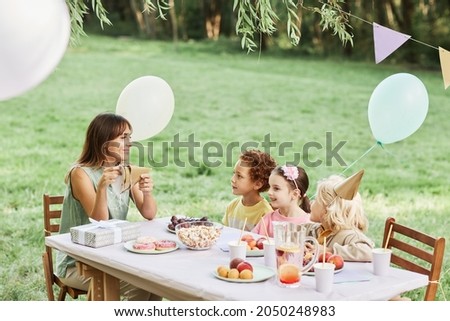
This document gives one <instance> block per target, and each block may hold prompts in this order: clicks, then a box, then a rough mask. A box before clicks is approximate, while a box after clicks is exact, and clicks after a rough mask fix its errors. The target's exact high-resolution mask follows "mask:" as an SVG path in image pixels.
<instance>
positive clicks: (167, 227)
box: [166, 225, 175, 234]
mask: <svg viewBox="0 0 450 321" xmlns="http://www.w3.org/2000/svg"><path fill="white" fill-rule="evenodd" d="M166 230H167V231H169V232H170V233H172V234H175V230H171V229H170V228H169V226H168V225H166Z"/></svg>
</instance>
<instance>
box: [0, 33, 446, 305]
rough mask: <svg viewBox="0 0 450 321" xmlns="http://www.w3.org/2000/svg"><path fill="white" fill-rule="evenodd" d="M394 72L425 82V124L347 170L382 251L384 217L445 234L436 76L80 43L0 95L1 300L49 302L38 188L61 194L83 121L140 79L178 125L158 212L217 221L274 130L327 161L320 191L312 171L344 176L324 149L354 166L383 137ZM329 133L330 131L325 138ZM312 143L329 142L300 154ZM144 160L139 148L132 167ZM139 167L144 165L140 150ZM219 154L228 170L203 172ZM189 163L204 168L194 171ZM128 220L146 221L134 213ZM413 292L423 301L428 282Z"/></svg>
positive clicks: (166, 149)
mask: <svg viewBox="0 0 450 321" xmlns="http://www.w3.org/2000/svg"><path fill="white" fill-rule="evenodd" d="M230 48H231V49H230ZM356 49H357V48H356ZM398 72H409V73H412V74H414V75H416V76H418V77H419V78H420V79H421V80H422V81H423V83H424V84H425V86H426V88H427V90H428V93H429V99H430V107H429V112H428V115H427V118H426V120H425V122H424V123H423V125H422V126H421V128H420V129H419V130H418V131H417V132H416V133H414V134H413V135H411V136H410V137H408V138H406V139H405V140H403V141H400V142H398V143H394V144H390V145H386V146H385V149H382V148H380V147H376V148H374V149H373V150H372V151H371V152H370V153H369V154H368V155H366V156H365V157H363V158H362V159H361V160H359V161H358V162H357V163H356V164H355V165H354V166H353V167H352V169H351V170H349V172H354V171H356V170H357V169H360V168H364V169H365V170H366V174H365V176H364V179H363V183H362V186H361V192H362V194H363V198H364V201H365V208H366V211H367V215H368V217H369V220H370V228H369V232H368V234H369V236H370V237H371V238H372V239H373V240H374V241H375V243H376V244H377V245H381V244H380V242H381V237H382V230H383V226H384V221H385V219H386V217H388V216H394V217H395V218H397V220H398V221H400V222H404V223H406V224H408V225H410V226H413V227H415V228H418V229H422V230H424V231H426V232H429V233H430V234H432V235H442V236H445V237H446V238H447V240H448V236H449V233H448V223H446V222H448V214H449V212H450V211H449V209H450V198H449V197H448V194H449V192H450V188H449V184H448V177H447V176H448V173H449V172H450V163H449V162H448V160H447V157H448V142H447V137H446V135H447V133H448V130H449V129H450V123H449V122H448V120H447V118H446V117H445V116H444V115H446V114H447V106H448V100H449V95H450V92H448V91H447V92H446V91H445V90H444V89H443V84H442V76H441V74H440V73H439V72H438V71H422V70H412V69H411V68H410V67H405V66H399V65H395V66H390V65H387V64H384V63H383V64H380V65H375V63H358V62H351V61H331V60H315V59H311V58H308V59H306V58H303V57H301V56H298V57H293V56H290V57H283V56H279V55H277V56H271V55H270V53H267V54H262V55H261V58H260V59H258V55H256V54H253V55H246V54H245V53H244V52H242V51H240V50H239V48H238V45H237V44H236V45H235V47H224V46H214V44H212V43H195V42H189V43H180V44H178V45H177V46H174V45H172V44H170V43H163V42H149V41H137V40H131V39H126V38H122V39H110V38H104V37H90V38H85V39H83V42H82V44H81V45H80V46H78V47H76V48H71V49H69V50H68V51H67V53H66V55H65V56H64V58H63V60H62V61H61V63H60V64H59V65H58V67H57V69H56V70H55V71H54V72H53V74H52V75H51V76H50V77H49V78H48V79H46V80H45V81H44V82H43V83H42V84H40V85H39V86H38V87H37V88H35V89H33V90H31V91H29V92H28V93H26V94H24V95H22V96H20V97H17V98H14V99H11V100H8V101H3V102H0V110H1V111H2V112H3V116H2V117H1V118H0V133H1V134H2V137H3V141H2V144H1V147H2V151H3V152H2V153H1V155H0V175H1V178H2V184H1V187H0V188H1V190H0V191H1V194H2V197H1V199H0V213H1V214H0V215H1V218H2V222H3V224H1V225H0V248H1V249H2V250H1V252H0V261H1V262H2V264H1V266H0V300H45V299H46V292H45V287H44V280H43V272H42V263H41V253H42V251H43V248H44V243H43V232H42V229H43V226H42V194H43V193H45V192H48V193H51V194H62V193H63V192H64V188H65V186H64V182H63V178H64V175H65V173H66V170H67V169H68V167H69V166H70V164H71V163H72V162H73V161H74V160H75V159H76V158H77V156H78V154H79V152H80V150H81V147H82V143H83V140H84V135H85V130H86V127H87V125H88V123H89V122H90V120H91V119H92V118H93V117H94V116H95V115H96V114H98V113H100V112H104V111H112V112H113V111H115V106H116V101H117V99H118V97H119V94H120V93H121V91H122V89H123V88H124V87H125V86H126V85H127V84H128V83H130V82H131V81H132V80H134V79H136V78H138V77H140V76H144V75H155V76H159V77H161V78H163V79H165V80H166V81H167V82H168V83H169V84H170V86H171V87H172V90H173V92H174V94H175V112H174V115H173V118H172V120H171V122H170V124H169V125H168V126H167V127H166V128H165V129H164V131H162V132H161V133H160V134H159V135H157V136H156V137H154V138H153V139H152V142H153V144H154V145H153V148H152V149H150V148H148V149H147V150H151V152H152V153H151V156H153V160H154V161H155V162H160V161H162V160H163V155H168V156H169V157H168V161H167V165H166V166H162V167H158V166H154V170H153V173H154V174H153V175H154V181H155V185H156V189H155V195H156V197H157V199H158V202H159V213H158V215H159V216H161V217H162V216H169V215H172V214H177V213H185V214H187V215H191V216H204V215H208V216H209V217H211V218H212V219H215V220H219V219H220V218H221V216H222V214H223V212H224V209H225V206H226V204H227V203H228V202H229V201H230V200H231V199H232V197H233V196H232V194H231V191H230V184H229V181H230V177H231V172H232V165H233V164H234V162H235V160H236V159H237V156H238V154H239V148H240V147H241V146H242V145H243V144H244V143H245V142H255V143H258V147H259V148H262V146H261V143H262V142H263V141H264V139H265V137H266V138H268V137H269V136H270V140H271V142H274V143H276V144H275V146H274V147H272V148H271V150H270V151H271V153H272V155H273V156H274V157H275V158H276V159H277V161H279V162H280V163H281V162H286V161H292V160H293V159H294V155H296V156H299V155H300V156H301V160H302V163H305V161H314V160H319V161H322V164H320V165H319V166H305V167H306V169H307V172H308V174H309V177H310V182H311V187H310V190H309V195H313V194H314V190H315V182H316V181H317V180H318V179H320V178H322V177H326V176H328V175H330V174H335V173H341V172H342V171H343V170H344V167H342V165H340V164H339V163H338V162H337V161H336V159H332V160H331V161H330V162H328V163H327V162H326V156H327V153H326V150H327V149H326V148H327V147H326V146H328V147H331V148H332V147H334V146H336V145H337V144H338V143H339V142H340V141H343V142H345V144H344V146H343V147H342V148H341V149H340V151H339V155H340V156H341V157H342V159H343V160H344V161H345V162H346V164H347V165H348V164H351V163H352V162H353V161H355V160H357V159H358V158H359V157H361V155H363V154H364V152H365V151H367V150H368V149H369V148H370V147H371V146H373V145H374V144H375V141H374V139H373V137H372V135H371V131H370V127H369V123H368V120H367V106H368V101H369V98H370V95H371V93H372V91H373V90H374V88H375V87H376V86H377V84H378V83H379V82H380V81H382V80H383V79H384V78H386V77H387V76H390V75H392V74H394V73H398ZM327 133H330V134H331V138H332V141H331V142H328V143H327ZM177 135H178V136H177ZM190 135H193V136H192V137H193V138H195V141H197V142H199V143H200V145H199V146H198V147H196V148H193V149H192V150H191V152H188V151H187V149H186V148H181V149H179V150H178V151H177V149H176V148H175V146H173V142H174V141H175V138H176V137H179V140H180V141H187V140H188V139H189V136H190ZM308 142H317V143H319V144H320V145H319V146H322V147H321V148H315V149H311V150H310V151H309V153H308V154H304V153H303V151H304V150H303V148H304V147H305V146H308ZM282 143H284V145H283V146H285V147H287V148H286V149H285V150H283V149H282V148H280V145H281V144H282ZM214 144H216V145H215V146H219V147H220V148H222V149H223V154H221V156H220V155H219V156H217V157H206V156H205V155H207V153H213V152H215V150H214V149H213V148H212V147H211V146H212V145H214ZM236 144H237V147H236V146H235V145H236ZM327 144H328V145H327ZM233 146H234V147H233ZM282 152H284V155H283V154H282ZM139 156H141V157H142V156H143V155H138V154H137V152H136V151H133V157H134V159H135V160H136V162H137V160H138V159H139ZM302 157H303V158H302ZM141 161H143V162H144V163H143V164H142V165H149V161H148V159H146V157H144V158H143V159H141ZM175 161H177V162H178V163H180V162H184V165H183V166H180V165H176V164H175ZM213 161H218V162H220V166H207V165H208V164H209V163H208V162H213ZM194 162H198V163H199V164H198V166H192V164H193V163H194ZM205 163H206V164H205ZM130 219H131V220H140V219H141V218H140V217H139V215H138V214H137V211H136V209H135V208H134V207H133V208H132V209H131V215H130ZM449 253H450V250H449V246H447V249H446V254H445V265H444V268H443V272H444V275H443V276H442V279H441V284H442V287H443V288H444V289H446V293H445V297H444V295H443V294H442V293H439V294H438V296H437V299H438V300H444V299H445V298H448V297H449V296H450V292H449V290H448V289H449V288H450V275H449V274H450V273H449V272H448V271H449V269H450V262H449ZM409 296H411V297H412V298H414V299H420V298H422V297H423V290H416V291H412V292H411V293H409Z"/></svg>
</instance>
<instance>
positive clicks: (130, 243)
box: [123, 240, 178, 254]
mask: <svg viewBox="0 0 450 321" xmlns="http://www.w3.org/2000/svg"><path fill="white" fill-rule="evenodd" d="M135 242H136V240H131V241H128V242H126V243H124V244H123V246H124V247H125V248H126V249H127V250H128V251H130V252H133V253H139V254H164V253H169V252H173V251H175V250H177V249H178V243H177V242H175V244H176V246H175V247H173V248H170V249H167V250H138V249H135V248H134V247H133V244H134V243H135Z"/></svg>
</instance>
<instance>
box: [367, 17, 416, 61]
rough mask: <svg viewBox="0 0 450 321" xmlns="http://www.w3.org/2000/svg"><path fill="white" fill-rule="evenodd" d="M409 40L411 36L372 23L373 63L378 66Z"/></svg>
mask: <svg viewBox="0 0 450 321" xmlns="http://www.w3.org/2000/svg"><path fill="white" fill-rule="evenodd" d="M409 38H411V36H409V35H406V34H404V33H401V32H398V31H395V30H392V29H389V28H386V27H383V26H382V25H379V24H377V23H375V22H373V41H374V47H375V62H376V63H377V64H378V63H380V62H381V61H383V60H384V59H385V58H386V57H387V56H389V55H390V54H391V53H393V52H394V51H395V50H397V48H399V47H400V46H401V45H403V44H404V43H405V42H406V41H408V39H409Z"/></svg>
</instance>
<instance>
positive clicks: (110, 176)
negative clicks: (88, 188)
mask: <svg viewBox="0 0 450 321" xmlns="http://www.w3.org/2000/svg"><path fill="white" fill-rule="evenodd" d="M121 175H122V167H121V166H112V167H104V168H103V174H102V177H101V178H100V180H99V182H98V186H97V188H98V189H106V188H107V187H108V186H109V185H111V184H112V183H114V182H115V181H116V179H117V177H119V176H121Z"/></svg>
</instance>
